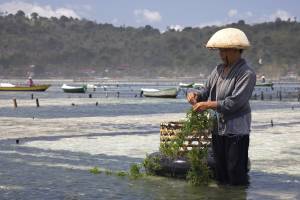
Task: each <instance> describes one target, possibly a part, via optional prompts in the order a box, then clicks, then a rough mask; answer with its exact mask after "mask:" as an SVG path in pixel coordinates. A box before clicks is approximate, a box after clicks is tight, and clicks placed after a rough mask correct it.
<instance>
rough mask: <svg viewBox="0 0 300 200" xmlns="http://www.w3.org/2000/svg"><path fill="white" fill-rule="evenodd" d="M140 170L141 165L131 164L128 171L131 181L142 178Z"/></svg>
mask: <svg viewBox="0 0 300 200" xmlns="http://www.w3.org/2000/svg"><path fill="white" fill-rule="evenodd" d="M141 168H142V165H141V164H132V165H131V166H130V169H129V176H130V177H131V178H133V179H137V178H140V177H142V176H143V174H142V173H141V171H140V170H141Z"/></svg>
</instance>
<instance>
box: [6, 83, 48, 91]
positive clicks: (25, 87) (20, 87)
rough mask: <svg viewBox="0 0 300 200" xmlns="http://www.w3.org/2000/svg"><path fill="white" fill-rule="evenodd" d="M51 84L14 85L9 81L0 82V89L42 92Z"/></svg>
mask: <svg viewBox="0 0 300 200" xmlns="http://www.w3.org/2000/svg"><path fill="white" fill-rule="evenodd" d="M50 86H51V85H33V86H29V85H14V84H11V83H0V91H23V92H24V91H25V92H26V91H28V92H29V91H30V92H35V91H36V92H43V91H45V90H47V89H48V88H49V87H50Z"/></svg>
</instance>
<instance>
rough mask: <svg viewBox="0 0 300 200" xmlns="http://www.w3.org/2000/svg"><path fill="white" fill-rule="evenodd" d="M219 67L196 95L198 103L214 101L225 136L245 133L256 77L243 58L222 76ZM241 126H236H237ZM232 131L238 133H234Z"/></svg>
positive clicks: (221, 67)
mask: <svg viewBox="0 0 300 200" xmlns="http://www.w3.org/2000/svg"><path fill="white" fill-rule="evenodd" d="M223 68H224V66H223V64H220V65H218V66H217V67H216V68H215V69H214V70H213V71H212V73H211V75H210V76H209V78H208V80H207V82H206V85H205V88H204V89H203V90H202V91H201V92H199V94H198V101H207V100H212V101H217V102H218V103H217V112H218V113H219V114H220V116H221V118H222V120H223V123H225V125H230V126H232V127H227V128H226V127H225V129H227V130H225V132H226V133H228V134H247V133H248V134H249V132H250V123H251V114H250V113H251V108H250V104H249V99H250V97H251V95H252V92H253V89H254V86H255V84H256V74H255V72H254V71H253V70H252V69H251V68H250V67H249V66H248V65H247V63H246V61H245V60H244V59H240V60H239V61H237V62H236V63H235V64H234V65H233V66H232V67H231V69H230V72H229V73H228V75H227V76H226V77H223V76H222V72H223ZM239 123H242V124H246V125H244V126H245V127H239V126H240V125H241V124H239ZM236 130H238V131H240V132H242V133H234V132H236ZM223 131H224V130H223Z"/></svg>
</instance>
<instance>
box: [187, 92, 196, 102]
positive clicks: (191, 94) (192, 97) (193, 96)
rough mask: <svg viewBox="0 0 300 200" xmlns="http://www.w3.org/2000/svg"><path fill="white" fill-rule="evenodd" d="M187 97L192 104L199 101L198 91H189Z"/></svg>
mask: <svg viewBox="0 0 300 200" xmlns="http://www.w3.org/2000/svg"><path fill="white" fill-rule="evenodd" d="M186 98H187V100H188V102H189V103H190V104H192V105H195V104H196V103H197V98H198V95H197V93H196V92H189V93H188V94H187V96H186Z"/></svg>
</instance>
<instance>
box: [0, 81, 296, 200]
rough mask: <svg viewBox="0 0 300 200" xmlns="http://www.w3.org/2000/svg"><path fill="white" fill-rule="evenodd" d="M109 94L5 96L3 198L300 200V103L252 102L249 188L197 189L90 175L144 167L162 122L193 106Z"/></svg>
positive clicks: (166, 181) (0, 147) (55, 91)
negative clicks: (98, 170) (14, 101)
mask: <svg viewBox="0 0 300 200" xmlns="http://www.w3.org/2000/svg"><path fill="white" fill-rule="evenodd" d="M121 89H122V88H121ZM123 89H124V90H125V89H126V88H123ZM103 94H104V93H100V92H99V94H93V98H88V96H87V94H74V95H73V94H72V95H70V96H69V95H66V94H64V93H62V92H61V91H60V90H59V88H58V87H56V88H55V87H54V88H52V90H50V91H49V92H45V93H34V95H35V96H36V97H38V98H39V99H40V105H41V107H39V108H36V107H35V101H34V100H31V99H30V94H28V93H1V94H0V95H1V100H0V132H1V135H0V156H1V159H0V162H1V163H0V176H1V179H0V197H1V199H300V192H299V191H300V190H299V188H300V148H299V144H300V131H299V128H300V104H299V103H298V102H278V101H265V102H261V101H252V102H251V104H252V108H253V115H252V116H253V126H252V132H251V139H250V151H249V153H250V155H249V156H250V159H251V163H252V168H251V171H250V173H249V175H250V185H249V186H248V187H247V188H245V187H230V186H218V185H216V184H215V183H212V184H211V185H209V186H205V187H204V186H202V187H194V186H191V185H189V184H188V183H187V182H186V181H184V180H175V179H170V178H162V177H146V178H142V179H138V180H131V179H129V178H127V177H125V178H121V177H116V176H108V175H105V174H104V173H102V174H100V175H94V174H91V173H89V172H88V170H89V169H91V168H92V167H94V166H98V167H100V168H103V169H111V170H128V169H129V167H130V165H131V164H133V163H138V162H141V161H142V159H143V158H144V157H145V154H146V153H152V152H154V151H157V150H158V146H159V123H160V122H162V121H172V120H179V119H182V118H184V117H185V112H186V110H187V109H188V108H189V105H188V104H187V103H186V101H185V100H184V99H183V97H182V96H180V97H179V98H178V99H151V98H150V99H146V98H135V97H134V92H132V91H130V93H129V94H130V95H128V96H126V95H124V96H122V95H121V97H120V98H116V97H114V96H111V97H108V98H106V97H105V96H103ZM121 94H122V93H121ZM97 95H99V96H98V97H97ZM104 95H105V94H104ZM2 97H3V98H2ZM13 97H16V98H17V99H18V108H17V109H14V108H13V106H12V105H13V104H12V101H11V99H12V98H13ZM97 101H98V103H99V104H98V106H96V105H95V102H97ZM71 103H74V104H75V106H72V105H71ZM292 107H293V109H292ZM271 120H273V123H274V126H273V127H272V126H271V125H270V121H271ZM16 139H19V141H20V143H19V144H16Z"/></svg>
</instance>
